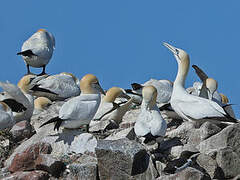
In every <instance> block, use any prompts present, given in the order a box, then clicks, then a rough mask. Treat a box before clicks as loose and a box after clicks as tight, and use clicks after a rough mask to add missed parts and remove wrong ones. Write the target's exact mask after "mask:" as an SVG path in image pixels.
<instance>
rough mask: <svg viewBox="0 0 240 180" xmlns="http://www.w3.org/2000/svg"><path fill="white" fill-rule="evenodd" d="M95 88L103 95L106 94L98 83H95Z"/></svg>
mask: <svg viewBox="0 0 240 180" xmlns="http://www.w3.org/2000/svg"><path fill="white" fill-rule="evenodd" d="M96 88H97V89H98V90H99V92H101V93H102V94H103V95H106V93H105V92H104V90H103V89H102V87H101V86H100V84H99V83H97V84H96Z"/></svg>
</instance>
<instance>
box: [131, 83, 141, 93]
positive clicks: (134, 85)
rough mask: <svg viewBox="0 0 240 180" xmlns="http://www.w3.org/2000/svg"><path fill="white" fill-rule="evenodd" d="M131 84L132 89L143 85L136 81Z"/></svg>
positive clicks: (137, 88)
mask: <svg viewBox="0 0 240 180" xmlns="http://www.w3.org/2000/svg"><path fill="white" fill-rule="evenodd" d="M131 86H132V89H133V90H135V91H136V90H139V89H141V88H142V87H143V86H142V85H141V84H138V83H132V84H131Z"/></svg>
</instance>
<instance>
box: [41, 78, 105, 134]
mask: <svg viewBox="0 0 240 180" xmlns="http://www.w3.org/2000/svg"><path fill="white" fill-rule="evenodd" d="M80 89H81V94H80V95H79V96H76V97H73V98H71V99H70V100H68V101H67V102H65V103H64V104H63V105H62V107H61V109H60V111H59V116H57V117H54V118H52V119H50V120H49V121H47V122H45V123H43V124H42V125H41V126H40V127H42V126H44V125H46V124H49V123H52V122H56V124H55V126H54V130H55V129H57V130H59V127H60V126H62V127H64V128H69V129H74V128H79V127H81V126H82V125H87V131H88V126H89V123H90V121H91V120H92V119H93V117H94V115H95V113H96V112H97V109H98V107H99V104H100V101H101V95H100V92H101V93H103V94H105V93H104V91H103V89H102V88H101V86H100V84H99V82H98V79H97V77H96V76H94V75H92V74H87V75H85V76H84V77H83V78H82V79H81V81H80Z"/></svg>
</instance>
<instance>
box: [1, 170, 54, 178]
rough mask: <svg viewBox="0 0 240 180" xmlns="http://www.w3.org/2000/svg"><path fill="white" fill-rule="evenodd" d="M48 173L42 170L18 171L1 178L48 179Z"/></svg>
mask: <svg viewBox="0 0 240 180" xmlns="http://www.w3.org/2000/svg"><path fill="white" fill-rule="evenodd" d="M48 179H49V175H48V173H47V172H44V171H25V172H23V171H18V172H15V173H13V174H11V175H9V176H7V177H5V178H3V179H2V180H48Z"/></svg>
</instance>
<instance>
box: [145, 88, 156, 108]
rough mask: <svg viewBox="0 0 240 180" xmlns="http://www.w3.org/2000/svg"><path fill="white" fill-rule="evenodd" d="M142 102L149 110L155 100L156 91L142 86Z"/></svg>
mask: <svg viewBox="0 0 240 180" xmlns="http://www.w3.org/2000/svg"><path fill="white" fill-rule="evenodd" d="M142 96H143V101H144V102H145V103H146V108H147V109H151V108H152V107H153V106H154V105H155V104H156V100H157V89H156V88H155V87H154V86H152V85H149V86H144V87H143V90H142Z"/></svg>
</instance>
